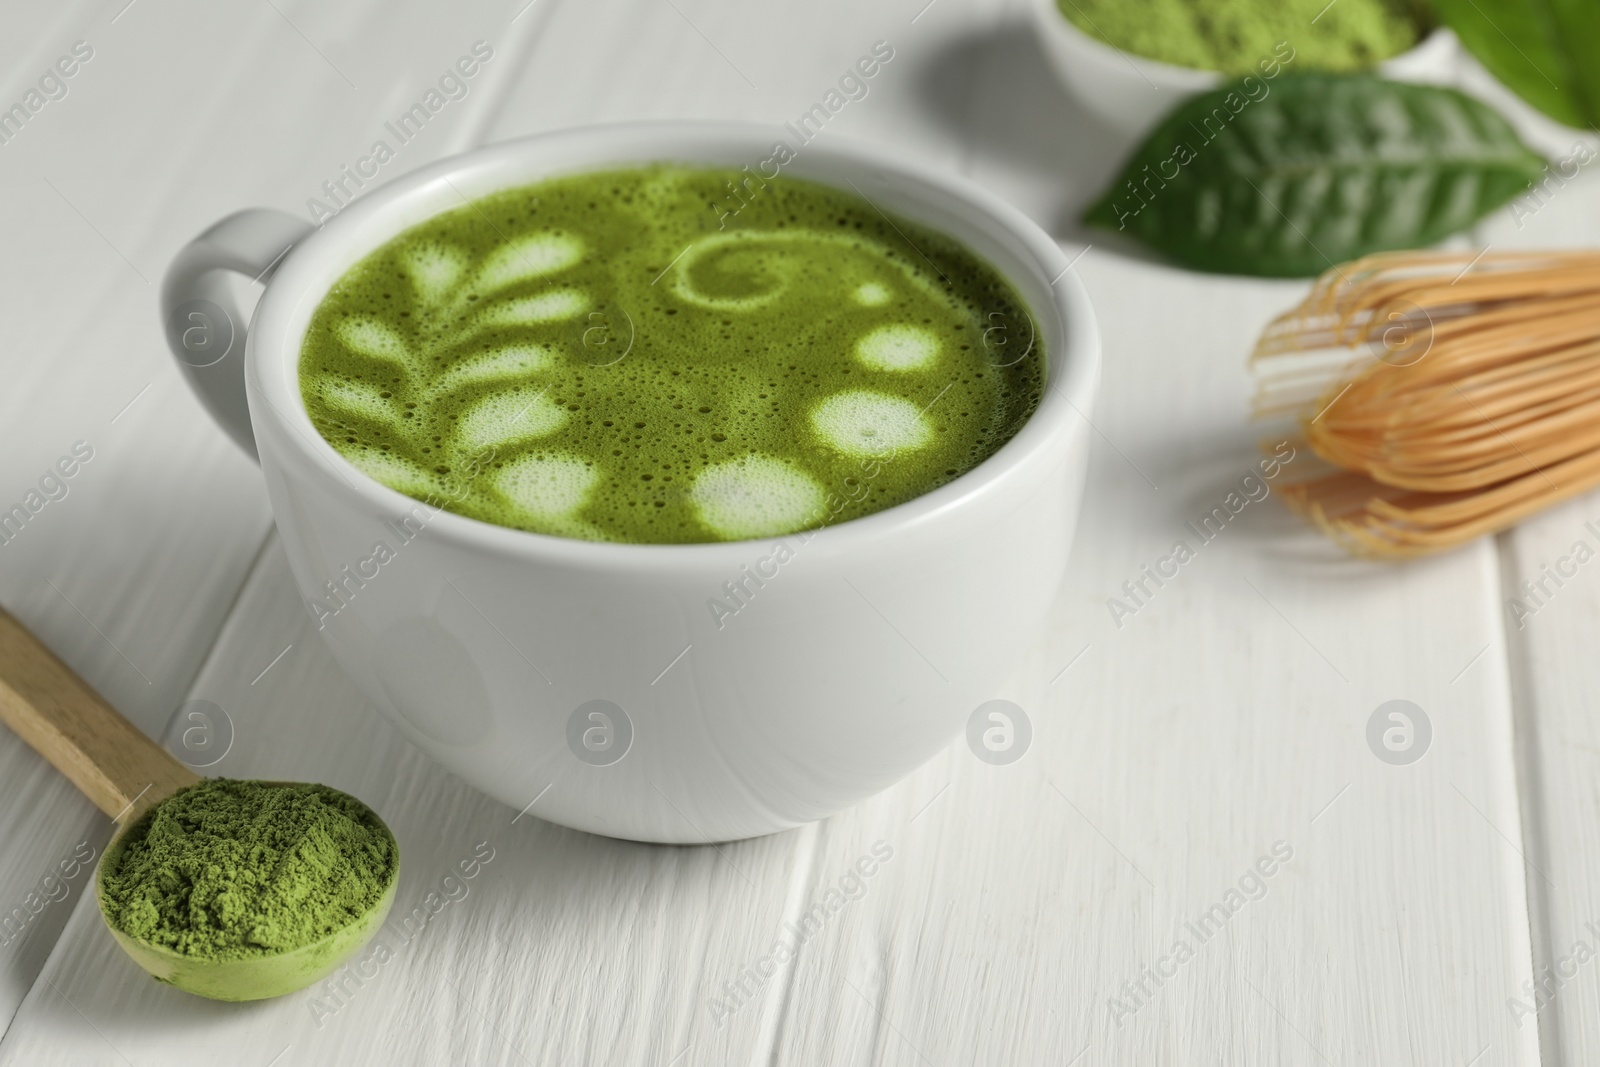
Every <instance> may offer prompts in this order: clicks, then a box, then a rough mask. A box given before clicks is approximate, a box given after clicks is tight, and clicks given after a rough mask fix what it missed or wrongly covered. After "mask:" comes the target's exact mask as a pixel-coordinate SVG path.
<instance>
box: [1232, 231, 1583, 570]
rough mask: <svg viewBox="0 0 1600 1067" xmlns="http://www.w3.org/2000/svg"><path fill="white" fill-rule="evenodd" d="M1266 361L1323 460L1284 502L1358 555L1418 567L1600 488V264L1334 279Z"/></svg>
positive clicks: (1464, 267) (1394, 256)
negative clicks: (1413, 562)
mask: <svg viewBox="0 0 1600 1067" xmlns="http://www.w3.org/2000/svg"><path fill="white" fill-rule="evenodd" d="M1251 362H1252V363H1253V364H1254V366H1255V367H1256V370H1257V372H1258V375H1259V391H1258V393H1257V395H1256V402H1255V409H1256V414H1257V415H1258V416H1271V415H1283V414H1290V413H1294V414H1297V415H1298V416H1299V419H1300V426H1301V433H1302V434H1303V435H1304V438H1305V441H1306V443H1307V444H1309V445H1310V447H1311V450H1312V451H1313V452H1314V453H1315V454H1316V455H1317V456H1318V457H1320V458H1321V460H1322V461H1323V463H1324V464H1325V465H1323V464H1317V465H1316V466H1317V469H1316V470H1313V471H1308V472H1303V473H1301V475H1300V476H1299V477H1298V478H1297V480H1296V481H1295V482H1294V483H1293V484H1290V485H1288V486H1286V487H1285V488H1284V490H1283V493H1284V499H1285V500H1286V502H1287V503H1288V504H1289V506H1290V507H1291V508H1292V509H1294V510H1296V511H1298V512H1301V513H1303V514H1307V515H1309V516H1310V517H1311V519H1312V520H1313V521H1314V522H1315V523H1316V524H1317V525H1318V526H1320V527H1321V528H1322V529H1323V530H1324V531H1326V532H1327V533H1328V534H1329V535H1330V536H1331V537H1333V538H1334V540H1336V541H1338V542H1339V543H1341V544H1343V545H1345V546H1346V547H1348V548H1349V549H1351V550H1352V551H1355V552H1357V553H1359V554H1362V555H1373V556H1386V557H1398V556H1410V555H1420V554H1423V553H1426V552H1433V551H1437V550H1439V549H1443V548H1449V547H1451V546H1453V545H1458V544H1460V543H1462V542H1464V541H1468V540H1470V539H1472V538H1474V537H1478V536H1480V535H1482V534H1486V533H1493V532H1495V531H1497V530H1502V529H1505V528H1506V527H1508V526H1510V525H1512V524H1513V523H1515V522H1517V521H1519V520H1521V519H1523V518H1525V517H1526V516H1528V515H1531V514H1532V513H1534V512H1536V511H1538V510H1540V509H1541V508H1545V507H1548V506H1549V505H1551V504H1553V503H1555V502H1556V501H1558V500H1563V499H1565V498H1567V497H1569V496H1573V495H1575V494H1577V493H1581V492H1583V491H1584V490H1586V489H1590V488H1592V487H1594V486H1596V485H1600V252H1543V253H1521V252H1505V253H1498V254H1492V255H1491V254H1486V253H1479V254H1478V255H1476V256H1472V255H1469V254H1466V253H1461V254H1457V253H1434V252H1396V253H1386V254H1383V255H1376V256H1368V257H1366V258H1364V259H1359V260H1356V261H1354V262H1352V263H1348V264H1345V265H1344V266H1343V267H1336V268H1334V269H1333V270H1332V271H1329V272H1328V273H1326V274H1324V275H1323V276H1322V277H1321V278H1319V279H1317V282H1316V284H1315V285H1314V286H1313V288H1312V290H1311V293H1310V294H1309V295H1308V296H1307V297H1306V299H1305V300H1304V301H1303V302H1302V303H1301V304H1300V306H1299V307H1296V308H1295V309H1293V310H1292V311H1289V312H1287V313H1285V314H1283V315H1281V316H1279V317H1278V318H1277V319H1275V320H1274V321H1273V322H1272V324H1271V325H1269V326H1268V327H1267V330H1266V332H1265V333H1264V334H1263V335H1262V337H1261V340H1260V341H1259V342H1258V343H1257V345H1256V350H1255V353H1254V355H1253V356H1252V357H1251Z"/></svg>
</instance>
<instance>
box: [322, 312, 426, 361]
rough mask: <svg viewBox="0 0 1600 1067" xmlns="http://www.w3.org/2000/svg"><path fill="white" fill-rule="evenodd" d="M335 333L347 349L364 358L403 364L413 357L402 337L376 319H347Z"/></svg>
mask: <svg viewBox="0 0 1600 1067" xmlns="http://www.w3.org/2000/svg"><path fill="white" fill-rule="evenodd" d="M334 332H335V333H337V334H338V335H339V340H340V341H341V342H343V343H344V346H345V347H346V348H348V349H350V350H352V351H355V352H359V353H361V354H362V355H363V356H371V357H372V358H374V359H387V360H400V361H402V362H403V361H405V360H407V359H409V358H410V355H411V353H410V350H409V349H407V348H406V343H405V341H403V340H401V339H400V335H399V334H397V333H395V332H394V331H393V330H392V329H390V328H389V327H387V326H385V325H384V324H383V323H381V322H379V321H378V320H376V319H366V318H356V319H345V320H344V321H343V322H341V323H339V325H338V327H337V328H336V329H335V331H334Z"/></svg>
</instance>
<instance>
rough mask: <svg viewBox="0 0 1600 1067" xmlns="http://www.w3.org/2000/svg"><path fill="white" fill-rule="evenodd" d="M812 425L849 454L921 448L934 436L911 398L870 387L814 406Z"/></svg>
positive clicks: (879, 454)
mask: <svg viewBox="0 0 1600 1067" xmlns="http://www.w3.org/2000/svg"><path fill="white" fill-rule="evenodd" d="M811 428H812V429H813V430H815V431H816V432H817V436H819V437H821V438H822V439H823V441H824V442H826V443H827V444H829V445H831V446H832V447H834V448H836V449H838V450H839V451H840V452H843V453H844V454H845V455H847V456H860V457H864V458H865V457H871V456H886V455H892V454H894V453H895V452H904V451H907V450H910V449H915V448H921V447H922V446H923V445H925V444H927V443H928V442H929V441H930V440H932V438H933V430H932V428H931V427H930V426H929V425H928V421H927V419H925V418H923V416H922V412H921V411H920V410H919V409H918V408H917V405H915V404H913V403H912V402H911V401H909V400H905V399H902V398H901V397H898V396H890V395H889V394H888V393H878V392H874V391H872V390H869V389H855V390H852V391H850V392H848V393H835V394H834V395H833V396H830V397H828V399H826V400H824V401H823V402H822V403H820V404H818V405H817V406H816V407H814V408H812V409H811Z"/></svg>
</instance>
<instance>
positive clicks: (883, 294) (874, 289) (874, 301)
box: [855, 282, 890, 308]
mask: <svg viewBox="0 0 1600 1067" xmlns="http://www.w3.org/2000/svg"><path fill="white" fill-rule="evenodd" d="M889 295H890V294H889V289H888V287H887V286H883V285H879V284H878V283H877V282H867V283H866V284H864V285H862V286H861V287H859V288H858V289H856V294H855V296H856V303H858V304H862V305H865V306H866V307H869V308H875V307H882V306H883V305H884V304H887V303H888V302H889Z"/></svg>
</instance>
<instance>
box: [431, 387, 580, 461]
mask: <svg viewBox="0 0 1600 1067" xmlns="http://www.w3.org/2000/svg"><path fill="white" fill-rule="evenodd" d="M566 421H567V411H566V409H565V408H563V407H560V406H559V405H557V404H555V403H554V402H553V401H551V400H550V399H548V398H547V397H546V396H545V395H544V393H542V392H535V391H534V390H532V389H507V390H505V391H504V392H498V393H491V394H489V395H488V396H486V397H484V398H483V399H482V400H480V401H478V402H477V403H476V404H474V405H473V406H472V407H470V408H468V409H467V411H466V413H465V414H463V415H462V416H461V422H460V430H459V436H458V438H457V442H456V443H457V444H458V445H459V446H460V447H461V448H463V449H465V450H466V451H468V452H479V451H482V450H483V449H486V448H492V447H496V446H500V445H509V444H512V443H514V442H517V441H527V440H531V439H532V438H535V437H544V436H546V435H547V434H552V433H555V432H556V431H557V430H559V429H561V427H562V426H564V425H566Z"/></svg>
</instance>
